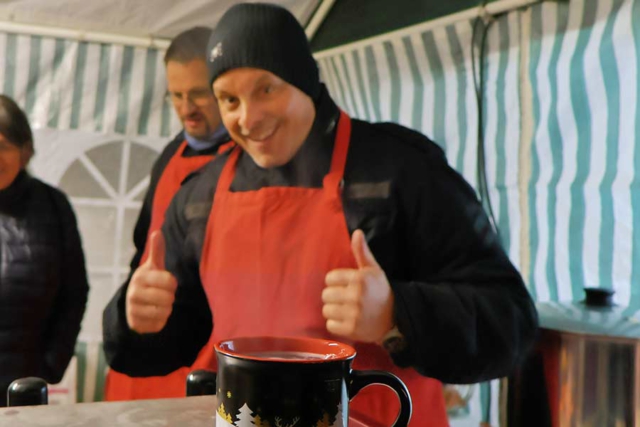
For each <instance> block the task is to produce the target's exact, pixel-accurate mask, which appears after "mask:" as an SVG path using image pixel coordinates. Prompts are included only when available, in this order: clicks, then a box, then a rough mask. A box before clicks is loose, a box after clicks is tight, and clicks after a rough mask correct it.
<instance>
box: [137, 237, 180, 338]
mask: <svg viewBox="0 0 640 427" xmlns="http://www.w3.org/2000/svg"><path fill="white" fill-rule="evenodd" d="M147 244H148V245H149V252H148V257H147V259H146V260H145V261H144V263H142V264H141V265H140V266H139V267H138V268H137V269H136V271H135V272H134V273H133V276H132V277H131V281H130V282H129V286H128V289H127V296H126V315H127V324H128V325H129V328H131V329H132V330H134V331H136V332H138V333H140V334H145V333H153V332H159V331H161V330H162V329H163V328H164V326H165V325H166V324H167V320H168V319H169V316H170V315H171V312H172V311H173V301H174V300H175V295H176V289H177V287H178V284H177V282H176V279H175V277H173V275H172V274H171V273H169V272H168V271H166V270H165V267H164V257H165V243H164V236H163V235H162V232H161V231H160V230H156V231H154V232H153V233H152V234H151V236H150V238H149V241H148V242H147Z"/></svg>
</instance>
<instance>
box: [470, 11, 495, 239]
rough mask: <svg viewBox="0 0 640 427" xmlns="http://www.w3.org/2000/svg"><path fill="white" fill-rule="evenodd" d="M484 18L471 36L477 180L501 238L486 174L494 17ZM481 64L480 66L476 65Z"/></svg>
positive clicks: (487, 209)
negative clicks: (486, 97)
mask: <svg viewBox="0 0 640 427" xmlns="http://www.w3.org/2000/svg"><path fill="white" fill-rule="evenodd" d="M486 3H487V0H482V1H481V2H480V4H479V5H478V7H479V8H482V7H484V6H485V5H486ZM484 18H485V17H484V16H480V15H479V16H478V17H477V18H476V19H475V21H474V23H473V31H472V35H471V67H472V73H473V86H474V90H475V94H476V106H477V110H478V126H477V137H478V144H477V161H476V179H477V182H478V194H479V196H480V202H481V203H482V205H483V206H484V207H485V209H486V211H487V213H488V215H489V221H490V223H491V225H492V226H493V229H494V231H495V232H496V234H497V235H498V239H500V240H502V239H501V238H500V230H499V229H498V223H497V221H496V218H495V214H494V212H493V206H492V205H491V197H490V196H489V185H488V182H487V172H486V157H485V141H484V123H483V122H484V102H483V98H484V90H485V88H484V84H485V64H484V62H485V56H486V44H487V43H486V42H487V35H488V33H489V28H490V27H491V24H493V22H494V19H493V17H489V19H488V20H487V21H486V22H485V19H484ZM481 23H482V29H481V32H480V44H479V54H478V58H476V44H477V37H478V26H479V24H481ZM476 62H479V64H476Z"/></svg>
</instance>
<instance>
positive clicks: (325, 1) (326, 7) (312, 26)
mask: <svg viewBox="0 0 640 427" xmlns="http://www.w3.org/2000/svg"><path fill="white" fill-rule="evenodd" d="M335 2H336V0H322V3H321V4H320V6H318V10H316V13H314V14H313V17H312V18H311V21H309V25H307V27H306V28H305V30H304V32H305V33H306V34H307V39H309V40H311V39H313V36H315V34H316V31H318V28H320V25H322V23H323V22H324V20H325V19H326V17H327V15H328V14H329V11H330V10H331V8H332V7H333V5H334V3H335Z"/></svg>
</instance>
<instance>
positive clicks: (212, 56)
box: [209, 42, 222, 62]
mask: <svg viewBox="0 0 640 427" xmlns="http://www.w3.org/2000/svg"><path fill="white" fill-rule="evenodd" d="M220 56H222V42H218V44H217V45H215V46H214V47H213V49H211V52H210V53H209V62H213V61H215V60H216V58H219V57H220Z"/></svg>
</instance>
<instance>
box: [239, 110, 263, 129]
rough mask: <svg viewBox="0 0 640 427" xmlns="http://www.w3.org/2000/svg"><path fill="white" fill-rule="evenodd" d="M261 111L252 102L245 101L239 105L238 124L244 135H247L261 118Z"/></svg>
mask: <svg viewBox="0 0 640 427" xmlns="http://www.w3.org/2000/svg"><path fill="white" fill-rule="evenodd" d="M262 116H263V114H262V111H261V110H260V108H259V107H258V106H257V105H255V104H253V103H245V104H244V105H243V106H242V107H241V112H240V120H239V121H238V124H239V125H240V128H241V130H242V133H243V134H244V135H248V134H250V133H251V131H253V130H254V129H255V128H256V127H257V125H258V124H259V123H260V121H261V120H262Z"/></svg>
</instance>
